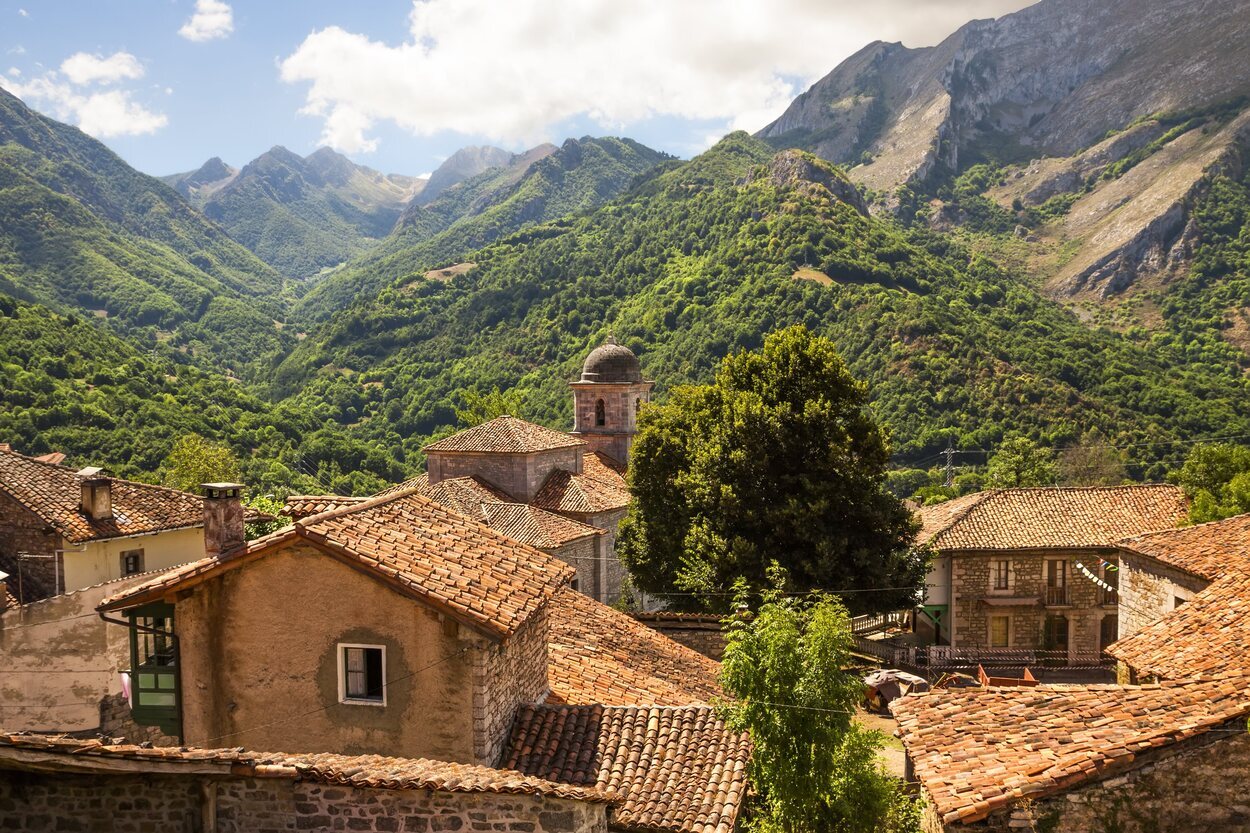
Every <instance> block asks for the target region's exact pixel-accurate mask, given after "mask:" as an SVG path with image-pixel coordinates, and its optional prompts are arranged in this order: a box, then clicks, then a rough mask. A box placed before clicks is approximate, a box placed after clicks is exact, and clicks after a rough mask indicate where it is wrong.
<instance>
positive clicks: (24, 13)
mask: <svg viewBox="0 0 1250 833" xmlns="http://www.w3.org/2000/svg"><path fill="white" fill-rule="evenodd" d="M17 13H18V14H19V15H21V16H22V17H30V12H28V11H26V10H25V9H18V10H17Z"/></svg>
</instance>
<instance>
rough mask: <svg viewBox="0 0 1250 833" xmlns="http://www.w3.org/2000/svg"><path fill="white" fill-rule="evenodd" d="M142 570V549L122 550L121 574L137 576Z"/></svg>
mask: <svg viewBox="0 0 1250 833" xmlns="http://www.w3.org/2000/svg"><path fill="white" fill-rule="evenodd" d="M142 572H143V550H125V551H124V552H122V575H123V576H137V575H139V573H142Z"/></svg>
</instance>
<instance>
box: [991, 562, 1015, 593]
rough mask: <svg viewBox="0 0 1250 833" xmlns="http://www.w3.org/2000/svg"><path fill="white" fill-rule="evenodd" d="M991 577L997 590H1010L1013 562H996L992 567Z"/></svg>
mask: <svg viewBox="0 0 1250 833" xmlns="http://www.w3.org/2000/svg"><path fill="white" fill-rule="evenodd" d="M990 575H991V577H992V579H993V581H994V589H995V590H1008V589H1010V588H1011V562H1010V561H1008V560H1006V559H1001V560H997V561H994V562H993V564H992V565H991V569H990Z"/></svg>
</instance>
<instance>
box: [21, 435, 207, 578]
mask: <svg viewBox="0 0 1250 833" xmlns="http://www.w3.org/2000/svg"><path fill="white" fill-rule="evenodd" d="M203 550H204V532H203V515H202V512H201V506H200V499H199V497H198V496H196V495H192V494H188V493H186V492H180V491H177V490H175V489H166V488H164V487H161V486H153V485H150V484H148V483H137V482H134V481H131V480H123V479H121V478H117V477H110V476H108V475H107V474H106V473H104V472H103V471H102V470H100V469H82V470H80V471H74V470H73V469H69V468H66V467H64V466H61V465H57V464H56V463H52V462H47V461H44V460H39V459H36V458H33V457H26V456H24V455H22V454H18V453H17V452H15V451H12V450H3V449H0V571H3V572H5V573H8V574H9V578H8V579H7V583H8V586H9V592H10V593H12V594H13V595H14V596H15V597H16V598H17V599H18V601H19V602H30V601H35V600H37V599H43V598H47V597H48V596H53V595H56V594H57V593H64V592H66V591H70V590H79V589H82V588H84V587H91V586H92V585H96V584H100V583H101V582H106V581H111V580H113V579H117V578H122V577H124V576H127V575H136V574H139V573H144V572H149V571H152V570H158V569H163V568H166V567H172V566H174V565H175V564H181V563H183V562H185V561H190V560H192V559H195V558H198V557H199V556H200V554H201V553H202V552H203Z"/></svg>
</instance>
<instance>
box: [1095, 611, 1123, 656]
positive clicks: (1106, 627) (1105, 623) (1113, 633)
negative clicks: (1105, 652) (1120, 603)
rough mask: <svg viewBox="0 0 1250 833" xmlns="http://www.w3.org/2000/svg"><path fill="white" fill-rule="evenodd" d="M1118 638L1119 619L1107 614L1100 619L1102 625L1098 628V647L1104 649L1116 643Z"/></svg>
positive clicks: (1112, 614)
mask: <svg viewBox="0 0 1250 833" xmlns="http://www.w3.org/2000/svg"><path fill="white" fill-rule="evenodd" d="M1119 636H1120V617H1119V616H1117V615H1115V614H1114V613H1108V614H1107V615H1106V616H1104V617H1102V623H1101V625H1100V626H1099V628H1098V647H1100V648H1103V649H1105V648H1106V647H1107V646H1108V645H1110V644H1112V643H1113V642H1115V641H1116V639H1118V638H1119Z"/></svg>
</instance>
